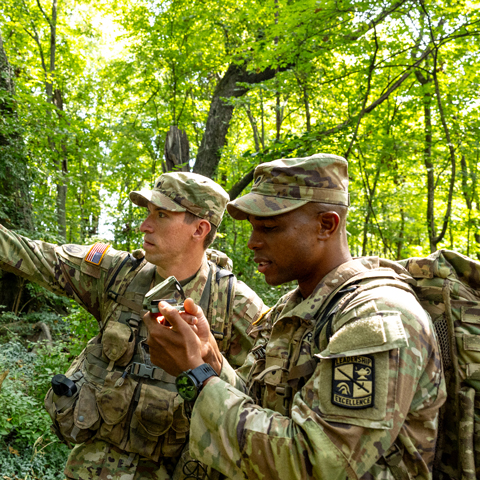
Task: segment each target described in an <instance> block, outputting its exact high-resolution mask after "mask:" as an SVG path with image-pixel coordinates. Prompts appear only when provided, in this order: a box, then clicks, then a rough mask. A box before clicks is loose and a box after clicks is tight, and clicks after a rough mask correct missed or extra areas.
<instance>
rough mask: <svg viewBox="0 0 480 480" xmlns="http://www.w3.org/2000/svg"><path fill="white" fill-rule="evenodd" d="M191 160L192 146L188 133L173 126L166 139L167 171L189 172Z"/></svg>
mask: <svg viewBox="0 0 480 480" xmlns="http://www.w3.org/2000/svg"><path fill="white" fill-rule="evenodd" d="M189 160H190V145H189V143H188V138H187V133H186V132H185V131H184V130H179V128H178V127H176V126H171V127H170V130H169V131H168V133H167V138H166V139H165V171H167V172H171V171H175V172H189V171H190V167H189V164H188V162H189ZM165 171H164V173H165Z"/></svg>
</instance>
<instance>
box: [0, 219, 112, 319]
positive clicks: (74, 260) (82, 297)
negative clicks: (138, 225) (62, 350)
mask: <svg viewBox="0 0 480 480" xmlns="http://www.w3.org/2000/svg"><path fill="white" fill-rule="evenodd" d="M96 245H102V244H96ZM90 248H93V246H92V247H88V246H81V245H62V246H58V245H54V244H51V243H47V242H42V241H40V240H30V239H29V238H26V237H23V236H21V235H18V234H17V233H15V232H12V231H10V230H8V229H7V228H5V227H3V226H1V225H0V268H2V269H3V270H6V271H9V272H13V273H15V274H16V275H19V276H21V277H24V278H26V279H28V280H30V281H32V282H35V283H38V284H39V285H41V286H43V287H45V288H47V289H48V290H50V291H52V292H54V293H56V294H58V295H63V296H68V297H71V298H74V299H75V300H77V301H78V302H79V303H80V304H81V305H83V306H84V307H85V308H86V309H87V310H88V311H89V312H90V313H92V314H93V315H94V316H95V317H96V318H97V320H98V319H99V318H100V315H101V298H100V297H101V296H102V295H103V294H104V292H103V289H102V288H101V286H102V285H103V283H104V280H105V278H106V275H107V272H108V270H109V267H112V265H113V263H115V262H117V261H118V258H119V256H118V255H113V254H111V252H110V251H108V252H107V249H108V246H107V245H105V246H104V247H101V248H104V249H105V252H107V255H105V257H103V256H102V259H101V266H100V262H97V264H95V263H94V262H95V261H96V258H93V262H91V263H89V262H88V261H87V260H88V258H87V257H88V253H89V249H90ZM110 250H112V249H110ZM105 252H103V253H105ZM117 253H118V252H117Z"/></svg>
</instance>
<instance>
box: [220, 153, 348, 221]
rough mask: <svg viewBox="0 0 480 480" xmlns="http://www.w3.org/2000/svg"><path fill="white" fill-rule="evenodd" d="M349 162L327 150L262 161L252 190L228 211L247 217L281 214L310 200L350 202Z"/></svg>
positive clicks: (235, 201)
mask: <svg viewBox="0 0 480 480" xmlns="http://www.w3.org/2000/svg"><path fill="white" fill-rule="evenodd" d="M347 165H348V164H347V161H346V160H345V159H344V158H342V157H339V156H337V155H330V154H327V153H318V154H316V155H312V156H311V157H305V158H290V159H281V160H275V161H273V162H268V163H262V164H260V165H259V166H258V167H257V168H255V176H254V183H253V187H252V189H251V191H250V193H248V194H247V195H244V196H243V197H240V198H238V199H236V200H234V201H233V202H230V203H229V204H228V205H227V210H228V213H229V214H230V215H231V216H232V217H233V218H235V219H237V220H245V219H246V218H247V216H248V215H255V216H272V215H280V214H282V213H286V212H290V211H291V210H294V209H296V208H299V207H301V206H302V205H305V204H306V203H307V202H321V203H329V204H335V205H344V206H348V204H349V199H348V172H347Z"/></svg>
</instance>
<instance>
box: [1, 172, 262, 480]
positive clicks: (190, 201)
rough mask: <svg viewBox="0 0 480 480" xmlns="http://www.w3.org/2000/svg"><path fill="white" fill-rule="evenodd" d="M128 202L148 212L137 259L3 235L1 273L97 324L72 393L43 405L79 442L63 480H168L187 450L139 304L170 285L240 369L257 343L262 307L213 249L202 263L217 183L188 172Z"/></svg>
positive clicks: (72, 373) (217, 207)
mask: <svg viewBox="0 0 480 480" xmlns="http://www.w3.org/2000/svg"><path fill="white" fill-rule="evenodd" d="M130 198H131V200H132V202H134V203H135V204H137V205H139V206H142V207H145V208H147V209H148V216H147V218H146V220H145V221H144V222H143V223H142V225H141V227H140V230H141V231H142V232H144V234H145V237H144V245H143V248H144V250H138V251H135V252H134V253H133V255H132V254H129V253H127V252H121V251H117V250H114V249H113V248H111V247H110V246H109V245H106V244H102V243H97V244H95V245H93V246H80V245H62V246H56V245H52V244H49V243H45V242H41V241H32V240H29V239H27V238H24V237H22V236H20V235H17V234H15V233H13V232H11V231H9V230H7V229H5V228H4V227H1V226H0V267H1V268H2V269H4V270H8V271H11V272H14V273H16V274H18V275H21V276H23V277H25V278H27V279H29V280H31V281H33V282H37V283H39V284H40V285H42V286H44V287H46V288H47V289H49V290H51V291H53V292H55V293H57V294H60V295H66V296H69V297H71V298H74V299H75V300H76V301H77V302H78V303H80V304H81V305H82V306H83V307H84V308H85V309H86V310H88V311H89V312H90V313H91V314H92V315H93V316H94V317H95V318H96V319H97V320H98V323H99V327H100V333H99V334H98V335H97V336H96V337H95V338H93V339H92V340H91V341H90V342H89V343H88V345H87V347H86V349H85V350H84V352H82V354H81V355H80V357H79V358H77V359H76V360H75V362H74V363H73V365H72V366H71V367H70V369H69V371H68V372H67V374H66V375H67V377H68V378H69V379H71V380H72V381H73V382H74V384H75V386H74V388H75V387H76V390H77V392H76V393H75V394H74V395H73V396H72V397H68V396H65V395H63V396H59V395H56V394H54V392H53V391H52V390H50V391H49V393H48V394H47V397H46V400H45V404H46V407H47V410H48V412H49V414H50V416H51V417H52V420H53V422H54V427H55V428H56V430H57V433H58V434H59V436H60V437H61V438H63V440H64V441H65V442H66V443H69V444H77V445H76V446H75V448H74V450H73V451H72V452H71V454H70V456H69V459H68V462H67V466H66V469H65V474H66V475H67V477H69V478H74V479H82V480H85V479H93V478H101V479H107V478H108V479H109V480H116V479H118V480H120V479H121V480H132V479H155V480H160V479H167V478H171V475H172V473H173V470H174V467H175V465H176V464H177V462H178V459H179V458H180V454H181V453H182V451H183V450H184V447H185V444H186V440H187V436H188V430H189V422H188V418H187V417H186V414H185V411H184V407H183V402H182V401H181V399H180V398H179V397H178V395H177V393H176V390H175V386H174V378H173V377H172V376H170V375H168V374H167V373H166V372H164V371H162V370H161V369H159V368H157V367H154V366H152V364H151V363H150V360H149V356H148V353H147V351H146V349H145V348H144V345H143V341H144V340H145V337H146V333H147V331H146V328H145V325H144V324H143V322H142V321H141V315H143V314H142V302H143V299H144V297H145V294H146V293H147V292H148V291H149V290H150V289H151V288H152V287H154V286H155V285H157V284H159V283H160V282H162V281H163V280H164V279H166V278H167V277H169V276H171V275H173V276H175V277H176V278H177V279H178V280H179V281H180V284H181V285H182V287H183V290H184V292H185V294H186V295H188V296H189V297H192V298H193V299H195V301H196V302H200V304H203V305H204V308H205V309H207V311H208V313H207V316H208V317H209V319H210V320H211V328H212V331H215V337H216V338H217V341H218V344H219V348H220V349H222V350H223V351H224V353H225V356H226V358H227V359H228V361H229V362H232V365H236V366H240V365H241V364H242V363H243V362H244V360H245V357H246V355H247V353H248V351H249V350H250V348H251V346H252V343H253V338H252V336H250V335H248V334H247V333H246V330H247V328H248V327H249V326H250V324H251V323H252V322H253V321H255V320H256V319H257V317H258V316H259V315H260V314H261V312H262V311H263V310H264V309H265V307H264V305H263V302H262V301H261V299H260V298H259V297H258V296H257V295H256V294H255V293H254V292H253V291H252V290H251V289H250V288H248V287H247V286H246V285H245V284H243V283H242V282H240V281H236V279H235V277H234V276H233V274H232V273H231V272H230V271H229V270H227V269H225V268H221V267H224V266H228V265H226V264H227V262H226V260H228V257H226V256H225V255H223V254H221V253H220V252H216V251H214V250H213V251H209V254H210V255H209V258H210V260H207V256H206V254H205V253H206V249H207V247H208V245H209V244H210V243H211V242H212V241H213V239H214V238H215V232H216V228H217V227H218V225H219V224H220V222H221V219H222V216H223V213H224V210H225V206H226V203H227V201H228V195H227V193H226V192H225V191H224V190H223V189H222V188H221V187H220V186H219V185H217V184H216V183H215V182H213V181H212V180H210V179H208V178H206V177H203V176H201V175H196V174H193V173H166V174H164V175H162V176H161V177H159V178H158V179H157V181H156V183H155V187H154V189H153V190H151V191H146V192H132V193H131V194H130ZM171 295H172V296H175V298H177V299H178V298H179V293H178V292H176V293H173V292H171ZM167 298H168V297H167ZM59 373H60V372H59Z"/></svg>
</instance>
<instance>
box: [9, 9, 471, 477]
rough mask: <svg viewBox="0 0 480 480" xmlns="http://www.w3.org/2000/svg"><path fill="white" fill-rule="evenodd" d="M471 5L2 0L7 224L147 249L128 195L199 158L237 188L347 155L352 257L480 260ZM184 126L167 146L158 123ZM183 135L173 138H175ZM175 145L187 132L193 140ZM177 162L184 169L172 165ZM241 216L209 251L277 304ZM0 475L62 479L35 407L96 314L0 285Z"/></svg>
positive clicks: (28, 288)
mask: <svg viewBox="0 0 480 480" xmlns="http://www.w3.org/2000/svg"><path fill="white" fill-rule="evenodd" d="M479 7H480V4H479V3H478V2H477V3H476V2H473V1H466V0H457V1H450V0H445V1H442V0H429V1H422V0H399V1H388V0H381V1H378V2H371V1H361V0H338V1H330V0H288V1H287V0H255V1H254V0H235V1H231V0H222V1H220V0H188V1H186V0H113V1H108V2H107V1H102V0H97V1H95V2H93V1H90V0H4V1H3V2H2V4H1V5H0V187H1V188H0V223H2V224H3V225H5V226H6V227H8V228H11V229H14V230H16V231H17V232H19V233H21V234H24V235H26V236H28V237H30V238H34V239H41V240H45V241H49V242H53V243H80V244H88V243H93V242H95V241H97V240H103V241H108V242H109V243H111V244H112V245H113V246H114V247H115V248H117V249H123V250H128V251H131V250H134V249H136V248H138V247H139V246H141V244H142V241H141V238H142V234H141V233H140V232H139V228H138V227H139V224H140V222H141V220H142V218H143V216H144V213H145V212H144V211H142V209H139V208H136V207H134V206H133V205H132V204H131V202H130V201H129V200H128V193H129V192H130V191H131V190H138V189H140V188H144V187H149V186H151V185H152V183H153V180H154V179H155V178H156V177H157V176H158V175H160V174H161V173H162V172H163V171H166V170H169V169H172V168H173V169H184V170H188V169H190V170H192V171H194V172H197V173H201V174H204V175H207V176H209V177H211V178H213V179H215V180H216V181H217V182H219V183H220V184H221V185H222V186H223V187H224V188H225V189H226V190H227V191H228V192H229V194H230V196H231V198H235V197H236V196H238V195H240V194H241V193H242V192H244V191H246V189H247V187H248V185H249V183H250V182H251V180H252V178H253V169H254V167H255V166H256V165H257V164H259V163H261V162H265V161H270V160H274V159H277V158H282V157H290V158H291V157H295V156H307V155H311V154H314V153H317V152H328V153H334V154H338V155H342V156H344V157H345V158H347V159H348V161H349V172H350V195H351V203H352V206H351V209H350V214H349V222H348V232H349V243H350V247H351V250H352V252H353V254H354V255H370V254H378V255H381V256H384V257H387V258H391V259H400V258H407V257H411V256H425V255H428V254H429V253H430V252H434V251H435V250H437V249H440V248H448V249H452V250H456V251H458V252H461V253H463V254H465V255H469V256H472V257H473V258H476V259H478V258H480V234H479V233H478V226H479V223H480V201H479V197H478V196H479V192H478V186H477V175H478V167H479V152H480V150H479V148H480V147H479V132H480V117H479V105H480V96H479V92H480V54H479V48H478V47H479V34H480V13H479V11H480V10H479ZM171 127H177V128H178V129H180V130H181V131H184V132H185V134H186V136H188V140H189V143H190V149H189V157H188V156H187V155H188V153H187V151H186V148H185V143H181V148H180V150H181V151H180V150H178V145H177V150H176V152H177V157H176V159H175V158H173V160H174V161H173V163H172V157H171V156H170V157H169V158H168V159H166V158H165V156H164V151H165V144H166V138H167V132H169V130H170V129H171ZM175 138H177V140H178V135H177V137H175ZM182 138H183V142H184V137H182ZM174 164H175V165H174ZM248 236H249V224H248V222H233V221H232V220H231V219H230V218H225V219H224V221H223V223H222V225H221V227H220V230H219V235H218V239H217V241H216V242H215V245H214V247H215V248H217V249H220V250H222V251H224V252H225V253H227V254H228V255H229V256H230V257H231V258H232V259H233V261H234V269H235V271H236V273H237V276H238V277H239V278H240V279H241V280H243V281H245V282H246V283H248V284H249V285H250V286H252V287H253V288H254V289H255V290H256V291H257V292H259V294H260V295H261V296H263V298H264V299H265V301H266V302H267V303H270V304H273V303H274V302H275V300H276V298H278V296H279V295H280V294H281V293H283V292H284V291H285V288H288V287H279V288H272V287H268V286H267V285H266V284H265V282H264V281H263V278H262V276H261V275H260V274H259V273H258V272H257V271H256V268H255V265H254V264H253V263H252V262H251V254H250V252H249V251H248V249H247V248H246V242H247V239H248ZM0 305H1V310H0V312H1V313H0V389H1V390H0V436H1V438H0V472H1V474H2V477H3V479H4V480H10V479H14V478H18V479H20V478H22V479H27V478H34V479H35V478H39V479H40V478H41V479H62V478H63V474H62V469H63V463H64V462H65V459H66V455H67V454H68V450H67V447H65V446H64V445H62V444H60V443H59V442H58V440H56V437H54V435H52V434H51V433H50V431H49V419H48V416H47V414H46V413H45V412H44V411H43V409H42V403H43V396H44V394H45V393H46V390H47V388H48V386H49V381H50V378H51V377H52V376H53V375H54V374H56V373H63V372H64V371H65V370H66V367H67V366H68V364H69V363H70V362H71V360H72V359H73V357H74V356H75V355H77V354H78V353H79V352H80V351H81V349H82V348H83V345H84V344H85V342H86V340H87V339H89V338H91V337H92V336H94V335H95V334H96V328H97V327H96V324H95V321H94V320H93V319H92V318H91V317H90V316H89V315H88V314H86V313H85V312H84V311H82V310H81V309H79V308H78V307H77V306H76V305H75V304H74V303H73V302H71V301H70V300H66V299H63V298H60V297H57V296H55V295H53V294H51V293H49V292H47V291H46V290H44V289H42V288H40V287H38V286H36V285H32V284H29V283H26V282H24V281H23V280H22V279H19V278H17V277H14V276H12V275H10V274H6V273H5V272H3V273H2V276H1V278H0Z"/></svg>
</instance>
